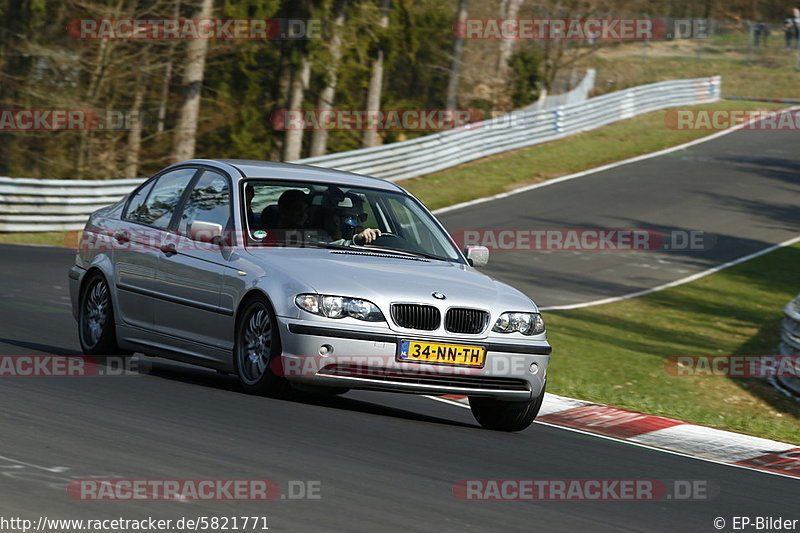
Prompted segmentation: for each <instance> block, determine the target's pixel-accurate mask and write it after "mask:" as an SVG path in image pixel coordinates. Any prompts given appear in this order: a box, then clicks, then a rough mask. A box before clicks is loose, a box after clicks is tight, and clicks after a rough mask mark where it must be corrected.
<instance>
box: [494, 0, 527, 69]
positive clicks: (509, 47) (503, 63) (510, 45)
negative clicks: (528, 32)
mask: <svg viewBox="0 0 800 533" xmlns="http://www.w3.org/2000/svg"><path fill="white" fill-rule="evenodd" d="M522 2H523V0H500V16H501V17H502V18H504V19H515V18H517V16H519V8H520V7H521V6H522ZM514 42H515V41H514V39H502V40H500V54H499V55H498V58H497V76H498V77H499V78H500V79H501V80H503V81H506V80H508V60H509V59H511V54H512V53H513V52H514Z"/></svg>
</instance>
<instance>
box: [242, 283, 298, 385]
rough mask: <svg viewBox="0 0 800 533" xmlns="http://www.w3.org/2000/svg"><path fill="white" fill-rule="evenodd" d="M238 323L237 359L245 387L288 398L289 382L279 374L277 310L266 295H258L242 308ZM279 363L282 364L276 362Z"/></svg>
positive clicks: (279, 350)
mask: <svg viewBox="0 0 800 533" xmlns="http://www.w3.org/2000/svg"><path fill="white" fill-rule="evenodd" d="M240 316H241V318H240V319H239V321H238V322H237V324H236V345H235V347H234V362H235V365H236V375H237V376H238V377H239V381H240V382H241V384H242V388H243V389H244V390H245V392H247V393H249V394H258V395H262V396H269V397H272V398H281V397H285V396H286V395H287V394H288V393H289V391H290V390H291V386H290V385H289V382H288V381H287V380H286V378H284V377H283V376H280V375H278V374H276V373H275V369H276V368H280V366H281V365H280V364H279V363H280V361H278V360H276V358H278V357H280V354H281V346H280V336H279V335H278V324H277V321H276V320H275V313H273V312H272V307H271V306H270V304H269V302H268V301H267V299H266V298H264V297H262V296H258V297H256V298H254V299H252V300H251V301H250V302H249V303H248V304H247V305H246V306H245V307H244V309H242V313H241V315H240ZM276 363H278V364H276Z"/></svg>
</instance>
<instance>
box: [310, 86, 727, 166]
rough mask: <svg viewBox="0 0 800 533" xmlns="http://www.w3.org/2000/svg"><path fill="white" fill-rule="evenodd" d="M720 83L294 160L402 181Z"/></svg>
mask: <svg viewBox="0 0 800 533" xmlns="http://www.w3.org/2000/svg"><path fill="white" fill-rule="evenodd" d="M720 84H721V78H720V77H719V76H714V77H711V78H700V79H692V80H672V81H665V82H661V83H653V84H650V85H642V86H639V87H632V88H630V89H625V90H622V91H617V92H613V93H609V94H605V95H603V96H598V97H596V98H590V99H588V100H586V101H584V102H580V103H576V104H570V105H563V106H558V107H555V108H553V109H545V110H539V111H526V110H521V111H516V112H513V113H509V114H508V115H504V116H502V117H498V118H494V119H491V120H486V121H483V122H476V123H473V124H470V125H469V126H468V127H465V128H461V129H455V130H448V131H443V132H441V133H436V134H434V135H428V136H425V137H419V138H416V139H411V140H409V141H403V142H398V143H392V144H387V145H384V146H377V147H375V148H363V149H360V150H352V151H349V152H340V153H337V154H327V155H323V156H318V157H309V158H305V159H300V160H298V161H295V162H296V163H303V164H306V165H316V166H320V167H326V168H335V169H339V170H347V171H350V172H357V173H359V174H367V175H370V176H376V177H379V178H383V179H386V180H389V181H399V180H403V179H407V178H413V177H416V176H421V175H423V174H430V173H431V172H436V171H438V170H444V169H446V168H450V167H454V166H457V165H460V164H462V163H466V162H468V161H473V160H475V159H480V158H482V157H486V156H490V155H493V154H497V153H500V152H505V151H508V150H515V149H517V148H524V147H526V146H532V145H534V144H539V143H543V142H548V141H554V140H556V139H561V138H563V137H566V136H568V135H574V134H576V133H580V132H582V131H587V130H591V129H595V128H598V127H600V126H604V125H606V124H610V123H612V122H617V121H619V120H624V119H626V118H631V117H634V116H636V115H641V114H643V113H649V112H650V111H657V110H659V109H666V108H668V107H675V106H681V105H696V104H701V103H707V102H715V101H717V100H719V94H720Z"/></svg>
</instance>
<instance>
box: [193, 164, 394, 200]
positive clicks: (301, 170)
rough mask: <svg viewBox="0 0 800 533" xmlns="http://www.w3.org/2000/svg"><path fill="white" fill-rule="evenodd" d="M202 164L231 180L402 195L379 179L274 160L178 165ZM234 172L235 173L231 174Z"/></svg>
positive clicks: (388, 182)
mask: <svg viewBox="0 0 800 533" xmlns="http://www.w3.org/2000/svg"><path fill="white" fill-rule="evenodd" d="M191 164H202V165H209V166H214V167H217V168H220V169H223V170H226V171H227V172H228V173H229V174H231V176H232V177H233V178H234V179H235V178H236V177H237V173H238V177H239V179H248V178H270V179H280V180H297V181H314V182H317V183H330V184H334V185H344V186H352V187H369V188H372V189H383V190H387V191H400V192H405V191H404V190H403V188H402V187H400V186H398V185H395V184H394V183H392V182H390V181H386V180H382V179H380V178H373V177H371V176H363V175H361V174H355V173H353V172H344V171H341V170H334V169H330V168H322V167H314V166H311V165H298V164H295V163H278V162H274V161H255V160H250V159H192V160H189V161H183V162H182V163H178V165H191ZM234 171H235V172H234Z"/></svg>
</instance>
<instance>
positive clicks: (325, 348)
mask: <svg viewBox="0 0 800 533" xmlns="http://www.w3.org/2000/svg"><path fill="white" fill-rule="evenodd" d="M332 352H333V346H331V345H330V344H323V345H322V346H320V347H319V354H320V355H328V354H329V353H332Z"/></svg>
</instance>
